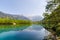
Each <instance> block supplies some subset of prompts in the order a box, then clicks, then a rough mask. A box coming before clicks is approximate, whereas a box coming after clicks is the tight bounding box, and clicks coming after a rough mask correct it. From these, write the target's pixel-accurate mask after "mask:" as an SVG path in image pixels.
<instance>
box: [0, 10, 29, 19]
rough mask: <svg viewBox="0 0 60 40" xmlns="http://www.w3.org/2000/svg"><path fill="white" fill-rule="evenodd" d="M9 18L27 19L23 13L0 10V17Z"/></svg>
mask: <svg viewBox="0 0 60 40" xmlns="http://www.w3.org/2000/svg"><path fill="white" fill-rule="evenodd" d="M6 17H8V18H10V19H17V20H29V19H28V18H27V17H25V16H23V15H12V14H6V13H3V12H1V11H0V18H6Z"/></svg>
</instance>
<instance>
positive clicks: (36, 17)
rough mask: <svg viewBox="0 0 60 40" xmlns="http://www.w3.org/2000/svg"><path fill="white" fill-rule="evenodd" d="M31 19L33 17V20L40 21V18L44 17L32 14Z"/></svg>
mask: <svg viewBox="0 0 60 40" xmlns="http://www.w3.org/2000/svg"><path fill="white" fill-rule="evenodd" d="M30 19H31V20H32V21H40V20H42V19H43V18H42V17H41V16H32V17H30Z"/></svg>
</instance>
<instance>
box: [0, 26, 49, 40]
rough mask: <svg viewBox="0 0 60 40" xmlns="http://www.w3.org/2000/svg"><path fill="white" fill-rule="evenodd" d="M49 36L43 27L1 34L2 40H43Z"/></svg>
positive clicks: (31, 27) (0, 38)
mask: <svg viewBox="0 0 60 40" xmlns="http://www.w3.org/2000/svg"><path fill="white" fill-rule="evenodd" d="M46 32H47V34H48V31H46V30H45V29H44V28H43V27H42V26H40V25H32V26H30V27H28V28H26V29H24V30H21V31H13V30H12V31H8V32H2V33H0V40H43V38H44V36H46V35H47V34H46Z"/></svg>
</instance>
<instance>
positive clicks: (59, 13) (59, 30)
mask: <svg viewBox="0 0 60 40" xmlns="http://www.w3.org/2000/svg"><path fill="white" fill-rule="evenodd" d="M47 1H48V2H47V6H46V12H45V13H44V14H43V16H44V19H43V20H42V21H41V23H42V24H43V26H44V28H45V29H47V30H48V31H50V32H51V33H52V34H53V35H54V37H55V38H54V40H58V39H56V38H57V37H59V39H60V0H47Z"/></svg>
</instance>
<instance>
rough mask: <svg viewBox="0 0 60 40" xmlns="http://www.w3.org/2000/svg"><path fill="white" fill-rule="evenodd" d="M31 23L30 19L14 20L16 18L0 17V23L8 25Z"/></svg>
mask: <svg viewBox="0 0 60 40" xmlns="http://www.w3.org/2000/svg"><path fill="white" fill-rule="evenodd" d="M13 23H16V24H31V21H30V20H16V19H9V18H0V25H2V24H3V25H7V24H8V25H10V24H13Z"/></svg>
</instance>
